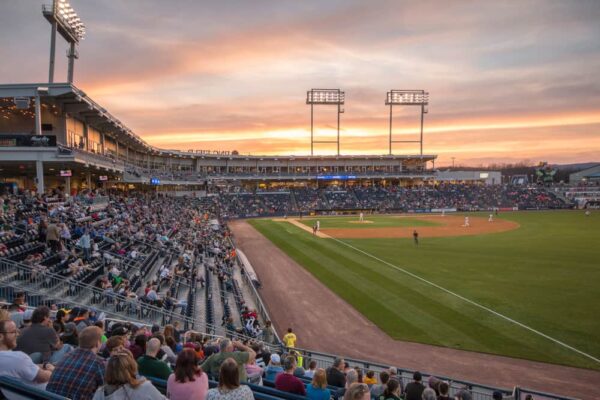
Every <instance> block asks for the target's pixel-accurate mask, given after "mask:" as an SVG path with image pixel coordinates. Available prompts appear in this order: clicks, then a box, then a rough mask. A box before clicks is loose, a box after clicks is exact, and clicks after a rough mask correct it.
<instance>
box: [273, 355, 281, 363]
mask: <svg viewBox="0 0 600 400" xmlns="http://www.w3.org/2000/svg"><path fill="white" fill-rule="evenodd" d="M271 362H272V363H275V364H279V363H280V362H281V357H279V354H276V353H273V354H271Z"/></svg>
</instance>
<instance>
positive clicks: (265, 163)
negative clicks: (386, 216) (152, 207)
mask: <svg viewBox="0 0 600 400" xmlns="http://www.w3.org/2000/svg"><path fill="white" fill-rule="evenodd" d="M0 135H1V136H0V162H1V163H2V164H1V169H2V170H1V171H0V176H1V177H2V179H3V181H4V182H5V183H12V184H16V185H17V186H18V187H20V188H27V189H34V188H36V189H37V191H38V192H43V190H44V188H45V187H47V186H51V187H54V186H66V187H67V188H68V189H69V190H68V191H71V190H76V189H82V188H93V187H97V186H101V185H107V184H108V185H127V186H128V187H129V188H138V187H141V186H144V185H159V186H160V187H161V189H165V190H169V189H173V185H180V186H181V185H187V186H188V188H189V187H192V188H194V189H202V188H205V187H206V186H208V185H211V184H219V183H220V182H224V183H225V184H227V183H231V182H234V181H235V182H241V183H244V184H248V185H258V184H263V185H265V184H269V185H278V184H286V185H300V184H307V183H311V184H320V185H327V184H340V183H354V182H361V183H363V184H369V183H371V184H373V183H383V184H385V183H386V182H389V183H390V184H396V185H398V184H399V185H413V184H419V183H422V182H426V181H431V180H432V179H434V171H435V170H434V168H435V159H436V156H435V155H381V156H379V155H376V156H373V155H367V156H341V155H340V156H255V155H252V156H251V155H240V154H238V153H237V152H235V151H234V152H226V151H179V150H167V149H160V148H157V147H154V146H152V145H150V144H148V143H147V142H145V141H144V140H143V139H141V138H140V137H139V136H138V135H136V134H135V133H134V132H132V130H131V129H129V128H128V127H127V126H125V124H123V123H122V122H121V121H120V120H119V119H118V118H116V117H115V116H113V115H112V114H111V113H110V112H109V111H107V110H106V109H105V108H104V107H102V106H101V105H100V104H98V103H96V102H95V101H94V100H92V99H91V98H90V97H89V96H87V95H86V93H85V92H84V91H82V90H80V89H78V88H77V87H75V86H74V85H72V84H69V83H53V84H47V83H44V84H7V85H0Z"/></svg>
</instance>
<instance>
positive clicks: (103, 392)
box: [93, 352, 165, 400]
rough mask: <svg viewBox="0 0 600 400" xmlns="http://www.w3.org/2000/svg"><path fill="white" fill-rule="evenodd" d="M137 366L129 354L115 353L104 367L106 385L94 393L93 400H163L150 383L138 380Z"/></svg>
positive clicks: (143, 379)
mask: <svg viewBox="0 0 600 400" xmlns="http://www.w3.org/2000/svg"><path fill="white" fill-rule="evenodd" d="M137 375H138V371H137V364H136V362H135V360H134V359H133V357H131V353H129V352H122V353H115V354H113V355H111V356H110V358H109V359H108V363H107V365H106V384H105V385H104V386H102V387H100V388H98V390H97V391H96V393H95V394H94V398H93V400H133V399H144V400H164V399H165V396H163V395H162V394H160V392H159V391H158V389H156V388H155V387H154V385H152V382H150V381H149V380H147V379H145V378H143V377H142V378H139V379H138V376H137Z"/></svg>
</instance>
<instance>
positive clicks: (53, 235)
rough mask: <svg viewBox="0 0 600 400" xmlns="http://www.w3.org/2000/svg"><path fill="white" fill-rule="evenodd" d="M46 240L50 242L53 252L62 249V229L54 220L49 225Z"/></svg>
mask: <svg viewBox="0 0 600 400" xmlns="http://www.w3.org/2000/svg"><path fill="white" fill-rule="evenodd" d="M46 242H48V244H49V245H50V248H51V249H52V251H53V252H55V253H57V252H58V250H59V249H60V231H59V229H58V225H56V222H54V221H50V225H48V229H47V231H46Z"/></svg>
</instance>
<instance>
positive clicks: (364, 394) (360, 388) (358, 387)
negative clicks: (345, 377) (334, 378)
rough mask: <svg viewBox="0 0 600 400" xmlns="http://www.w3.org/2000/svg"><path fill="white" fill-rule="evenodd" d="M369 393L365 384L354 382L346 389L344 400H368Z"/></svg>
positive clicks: (369, 397)
mask: <svg viewBox="0 0 600 400" xmlns="http://www.w3.org/2000/svg"><path fill="white" fill-rule="evenodd" d="M370 399H371V392H370V391H369V386H367V384H366V383H359V382H354V383H353V384H352V385H350V386H349V387H348V389H346V393H345V394H344V400H370Z"/></svg>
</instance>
